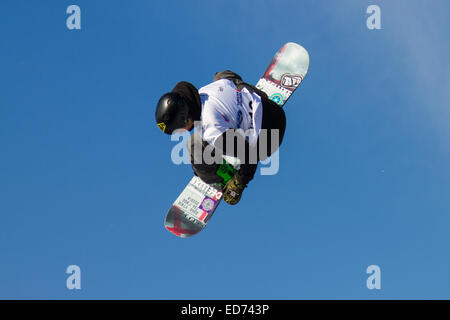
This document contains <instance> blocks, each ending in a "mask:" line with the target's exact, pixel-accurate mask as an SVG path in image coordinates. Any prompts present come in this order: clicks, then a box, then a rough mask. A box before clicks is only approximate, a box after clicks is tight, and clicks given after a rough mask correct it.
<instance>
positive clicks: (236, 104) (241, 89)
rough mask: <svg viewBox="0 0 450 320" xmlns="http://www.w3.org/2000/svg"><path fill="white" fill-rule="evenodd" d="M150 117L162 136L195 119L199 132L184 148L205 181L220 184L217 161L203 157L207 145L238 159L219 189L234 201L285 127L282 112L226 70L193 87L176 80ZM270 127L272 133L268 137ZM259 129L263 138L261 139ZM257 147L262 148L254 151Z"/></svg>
mask: <svg viewBox="0 0 450 320" xmlns="http://www.w3.org/2000/svg"><path fill="white" fill-rule="evenodd" d="M155 118H156V123H157V125H158V127H159V128H160V129H161V130H162V131H163V132H164V133H166V134H172V133H173V132H174V131H176V130H178V129H185V130H189V131H191V130H192V129H193V128H194V122H196V121H201V130H196V131H195V132H194V134H192V136H191V138H190V140H189V141H188V150H189V152H190V158H191V164H192V167H193V169H194V174H195V175H197V176H198V177H200V178H201V179H202V180H203V181H204V182H206V183H208V184H212V183H217V182H220V181H221V179H222V178H221V177H219V176H218V175H217V174H216V172H217V169H218V167H219V166H220V163H213V164H208V163H206V162H205V161H204V159H203V151H204V150H205V148H207V147H210V148H211V147H212V149H213V154H214V153H217V152H219V153H220V154H223V155H227V156H232V157H238V158H239V160H240V162H241V165H240V168H239V170H238V171H237V173H236V175H235V176H234V177H233V178H232V179H230V181H228V183H227V185H226V186H225V188H224V190H223V199H224V200H225V202H227V203H228V204H236V203H238V202H239V200H240V198H241V196H242V193H243V191H244V188H246V186H247V184H248V183H249V182H250V181H251V180H252V179H253V177H254V174H255V172H256V169H257V162H258V161H260V160H264V159H266V158H267V157H269V156H270V155H271V154H273V153H274V152H275V151H276V150H277V148H278V147H279V146H280V145H281V142H282V140H283V136H284V132H285V128H286V116H285V113H284V110H283V109H282V108H281V107H280V106H278V105H277V104H276V103H275V102H273V101H272V100H270V99H269V98H268V96H267V94H265V93H264V92H262V91H261V90H259V89H257V88H256V87H255V86H253V85H251V84H248V83H246V82H244V81H243V80H242V78H241V77H240V76H239V75H238V74H236V73H234V72H232V71H230V70H226V71H222V72H218V73H216V74H215V76H214V81H213V82H212V83H211V84H209V85H207V86H204V87H202V88H200V89H199V90H197V89H196V88H195V86H194V85H192V84H191V83H189V82H186V81H182V82H179V83H178V84H177V85H176V86H175V87H174V88H173V90H172V91H170V92H169V93H166V94H164V95H163V96H162V97H161V98H160V100H159V101H158V104H157V107H156V112H155ZM261 129H263V130H261ZM264 129H265V130H264ZM274 130H275V131H277V133H278V134H275V135H272V132H271V131H274ZM243 132H244V133H245V134H242V133H243ZM260 133H264V134H266V137H264V139H261V136H260ZM271 137H278V138H275V140H277V141H271V140H272V139H271ZM230 140H232V141H231V142H232V144H229V142H230ZM262 144H264V145H262ZM230 145H231V146H232V147H231V148H229V147H228V148H227V146H230ZM239 146H244V148H245V152H243V153H240V150H238V147H239ZM261 149H262V150H264V151H263V152H262V154H261V155H260V153H261V152H260V150H261ZM194 150H201V152H199V153H196V152H194ZM252 152H254V153H253V154H254V155H257V161H256V162H255V161H251V158H252V156H251V154H252ZM253 159H254V158H253Z"/></svg>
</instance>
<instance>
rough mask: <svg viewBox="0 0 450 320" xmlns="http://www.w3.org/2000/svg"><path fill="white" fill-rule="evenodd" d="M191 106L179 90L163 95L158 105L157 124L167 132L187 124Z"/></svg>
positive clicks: (169, 132)
mask: <svg viewBox="0 0 450 320" xmlns="http://www.w3.org/2000/svg"><path fill="white" fill-rule="evenodd" d="M188 114H189V106H188V103H187V102H186V100H185V99H184V98H183V97H182V96H181V95H180V94H179V93H177V92H169V93H166V94H165V95H163V96H162V97H161V98H160V99H159V101H158V104H157V106H156V112H155V118H156V124H157V125H158V127H159V128H160V129H161V130H162V132H164V133H167V134H172V132H173V131H174V130H176V129H180V128H183V127H184V126H186V124H187V119H188Z"/></svg>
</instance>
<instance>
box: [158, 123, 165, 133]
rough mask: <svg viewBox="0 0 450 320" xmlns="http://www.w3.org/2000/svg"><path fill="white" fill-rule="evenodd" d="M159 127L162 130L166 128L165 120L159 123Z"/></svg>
mask: <svg viewBox="0 0 450 320" xmlns="http://www.w3.org/2000/svg"><path fill="white" fill-rule="evenodd" d="M158 128H160V129H161V131H162V132H164V131H165V130H166V124H165V123H164V122H160V123H158Z"/></svg>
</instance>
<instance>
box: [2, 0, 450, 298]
mask: <svg viewBox="0 0 450 320" xmlns="http://www.w3.org/2000/svg"><path fill="white" fill-rule="evenodd" d="M71 4H77V5H79V6H80V8H81V16H82V29H81V30H68V29H67V28H66V18H67V17H68V15H67V14H66V8H67V7H68V6H69V5H71ZM371 4H376V5H378V6H379V7H380V9H381V26H382V29H381V30H368V29H367V27H366V19H367V17H368V14H367V13H366V8H367V7H368V6H369V5H371ZM449 12H450V4H449V3H448V2H446V1H438V0H436V1H432V2H429V3H426V4H425V2H423V1H361V0H358V1H357V0H346V1H325V0H321V1H312V0H310V1H306V0H302V1H280V0H276V1H275V0H274V1H200V0H198V1H160V2H156V1H146V0H139V1H137V0H134V1H126V2H124V1H103V0H95V1H86V0H77V1H75V2H69V1H60V0H59V1H56V0H53V1H45V2H39V3H38V2H36V1H19V0H15V1H12V0H7V1H1V2H0V30H1V31H0V34H1V38H2V41H1V42H0V52H1V54H0V56H1V59H0V148H1V149H0V150H1V151H0V195H1V196H0V219H1V220H0V298H2V299H17V298H22V299H392V298H398V299H433V298H435V299H448V298H450V275H449V273H448V269H449V267H450V256H449V255H448V252H449V245H450V233H449V230H450V200H449V199H450V186H449V183H448V182H449V180H450V166H449V163H450V129H449V125H448V124H449V119H450V111H449V105H448V102H449V101H450V76H449V73H448V70H450V65H449V64H450V63H449V60H448V52H449V51H450V43H449V41H448V35H447V33H448V31H449V30H450V23H449V18H450V17H449ZM289 41H293V42H297V43H300V44H301V45H303V46H304V47H305V48H306V49H307V50H308V51H309V53H310V57H311V65H310V69H309V73H308V76H307V78H306V80H305V81H304V82H303V83H302V85H301V87H300V88H299V89H298V91H297V92H296V93H295V95H294V96H293V97H292V98H291V100H290V101H289V103H288V104H287V105H286V107H285V110H286V115H287V129H286V135H285V140H284V142H283V145H282V147H281V149H280V170H279V173H278V174H276V175H273V176H260V175H257V176H256V177H255V179H254V180H253V181H252V182H251V183H250V185H249V187H248V188H247V189H246V191H245V193H244V196H243V198H242V200H241V202H240V203H239V204H238V205H237V206H229V205H227V204H225V203H223V204H222V205H221V206H220V208H219V209H218V211H216V213H215V216H214V218H213V219H212V220H211V222H210V223H209V224H208V226H207V228H206V229H205V230H204V231H203V232H202V233H200V234H199V235H197V236H195V237H192V238H189V239H179V238H177V237H174V236H173V235H171V234H170V233H169V232H167V231H166V230H165V229H164V227H163V222H164V217H165V214H166V211H167V210H168V208H169V207H170V205H171V203H172V202H173V201H174V200H175V198H176V197H177V196H178V194H179V193H180V192H181V191H182V189H183V188H184V186H185V185H186V183H187V182H188V181H189V179H190V178H191V175H192V169H191V168H190V166H189V165H180V166H176V165H174V164H173V163H172V162H171V158H170V153H171V149H172V148H173V146H174V145H175V144H176V143H175V142H171V141H170V137H168V136H166V135H163V134H162V133H161V132H160V131H159V129H158V128H157V126H156V125H155V123H154V108H155V104H156V102H157V100H158V98H159V97H160V96H161V95H162V94H163V93H165V92H167V91H169V90H170V89H171V88H172V87H173V86H174V85H175V84H176V83H177V82H178V81H181V80H185V81H190V82H191V83H193V84H194V85H195V86H197V87H201V86H203V85H206V84H208V83H209V82H210V81H211V80H212V77H213V75H214V73H215V72H216V71H221V70H224V69H231V70H234V71H235V72H237V73H239V74H241V76H242V77H243V78H244V79H245V80H246V81H248V82H251V83H256V82H257V80H258V78H259V77H260V76H261V75H262V73H263V71H264V70H265V68H266V67H267V64H268V63H269V61H270V59H271V57H272V55H273V54H274V53H275V52H276V50H278V49H279V48H280V47H281V46H282V45H283V44H284V43H285V42H289ZM69 265H78V266H79V267H80V268H81V283H82V289H81V290H68V289H67V288H66V278H67V277H68V275H67V274H66V273H65V271H66V268H67V267H68V266H69ZM369 265H378V266H380V268H381V290H368V289H367V287H366V279H367V277H368V276H369V275H368V274H366V268H367V267H368V266H369Z"/></svg>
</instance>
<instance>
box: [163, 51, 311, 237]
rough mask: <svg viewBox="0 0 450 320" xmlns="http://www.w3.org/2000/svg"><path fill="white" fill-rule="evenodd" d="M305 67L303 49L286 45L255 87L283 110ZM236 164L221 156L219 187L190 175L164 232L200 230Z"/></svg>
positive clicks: (179, 233)
mask: <svg viewBox="0 0 450 320" xmlns="http://www.w3.org/2000/svg"><path fill="white" fill-rule="evenodd" d="M308 67H309V55H308V52H307V51H306V49H305V48H303V47H302V46H300V45H298V44H296V43H293V42H288V43H286V44H285V45H284V46H283V47H282V48H281V49H280V50H278V51H277V53H276V54H275V56H274V57H273V59H272V61H271V62H270V64H269V66H268V67H267V69H266V71H265V72H264V75H263V76H262V77H261V78H260V79H259V81H258V83H257V84H256V87H257V88H258V89H260V90H262V91H263V92H265V93H266V94H267V96H268V97H269V98H270V99H271V100H273V101H274V102H276V103H277V104H278V105H279V106H280V107H283V106H284V104H285V103H286V102H287V101H288V99H289V98H290V96H291V95H292V93H293V92H294V91H295V89H297V87H298V86H299V85H300V83H301V82H302V81H303V79H304V78H305V76H306V74H307V72H308ZM238 161H239V160H238V159H236V158H232V157H226V156H224V162H223V164H222V165H221V166H220V168H219V170H218V171H217V175H219V176H220V177H222V182H221V183H219V184H207V183H205V182H204V181H202V180H201V179H200V178H199V177H197V176H194V177H193V178H192V179H191V181H190V182H189V183H188V185H187V186H186V187H185V188H184V190H183V192H182V193H181V194H180V195H179V196H178V198H177V199H176V200H175V202H174V203H173V205H172V207H171V208H170V209H169V212H168V213H167V216H166V219H165V222H164V226H165V227H166V229H167V230H168V231H170V232H171V233H173V234H174V235H176V236H178V237H180V238H187V237H190V236H193V235H195V234H197V233H199V232H200V231H202V230H203V229H204V228H205V226H206V224H207V223H208V221H209V220H210V219H211V217H212V215H213V213H214V212H215V210H216V209H217V207H218V206H219V204H220V202H221V200H222V195H223V187H224V186H225V185H226V183H227V182H228V180H229V179H231V178H232V177H233V175H234V174H235V172H236V170H238V169H239V163H238Z"/></svg>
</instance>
